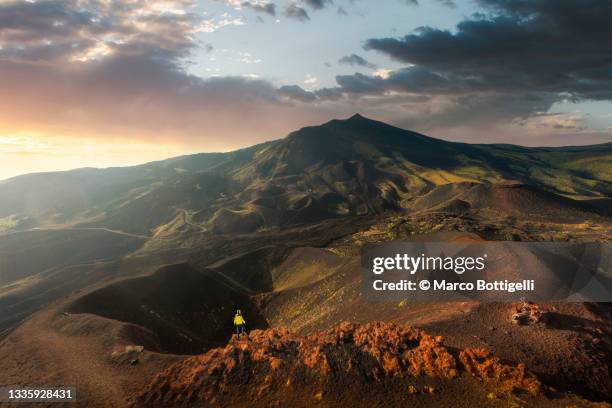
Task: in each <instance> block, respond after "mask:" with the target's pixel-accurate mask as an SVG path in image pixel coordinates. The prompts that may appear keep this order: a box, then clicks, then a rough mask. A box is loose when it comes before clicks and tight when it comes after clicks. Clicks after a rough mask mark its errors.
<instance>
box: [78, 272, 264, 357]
mask: <svg viewBox="0 0 612 408" xmlns="http://www.w3.org/2000/svg"><path fill="white" fill-rule="evenodd" d="M238 308H239V309H242V310H243V312H244V314H245V316H246V318H247V323H248V327H249V328H252V329H255V328H265V327H267V323H266V321H265V319H264V318H263V317H262V316H261V315H260V314H259V312H258V311H257V308H256V307H255V306H254V304H253V303H252V302H251V300H250V299H249V297H248V296H247V295H245V294H244V293H242V292H241V291H239V290H237V289H236V288H235V287H233V285H231V283H229V282H224V281H223V279H222V278H221V277H219V276H218V275H215V274H214V273H213V272H208V271H205V272H200V271H198V270H197V269H195V268H193V267H192V266H190V265H188V264H177V265H171V266H166V267H163V268H161V269H159V270H158V271H157V272H155V273H154V274H153V275H151V276H145V277H140V278H134V279H128V280H124V281H121V282H118V283H115V284H112V285H109V286H107V287H104V288H102V289H98V290H96V291H94V292H91V293H89V294H87V295H84V296H82V297H80V298H78V299H77V300H75V301H74V302H73V303H72V304H71V305H70V306H68V308H67V312H69V313H92V314H96V315H100V316H103V317H106V318H110V319H115V320H119V321H122V322H128V323H132V324H135V325H137V326H141V327H143V328H145V329H148V330H150V331H151V332H153V333H154V334H155V336H156V337H157V343H158V344H159V350H155V351H160V352H167V353H176V354H193V353H200V352H202V350H204V349H207V348H210V347H215V346H219V345H221V344H225V343H226V342H227V341H228V340H229V338H230V337H231V335H232V333H233V330H234V328H233V316H234V313H235V311H236V309H238Z"/></svg>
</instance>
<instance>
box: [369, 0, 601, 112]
mask: <svg viewBox="0 0 612 408" xmlns="http://www.w3.org/2000/svg"><path fill="white" fill-rule="evenodd" d="M480 4H481V5H483V6H486V7H487V9H488V10H490V11H491V12H490V13H489V14H486V15H481V16H479V17H475V18H472V19H468V20H465V21H463V22H461V23H460V24H459V25H458V26H457V31H456V32H450V31H444V30H439V29H435V28H431V27H424V28H421V29H419V30H418V31H417V32H415V33H413V34H409V35H406V36H405V37H403V38H379V39H370V40H368V41H367V42H366V48H367V49H371V50H377V51H380V52H382V53H384V54H387V55H389V56H390V57H391V58H393V59H395V60H397V61H401V62H404V63H409V64H414V65H417V66H420V67H422V68H424V69H428V70H430V71H431V72H433V73H437V74H439V75H442V76H444V77H447V78H449V79H452V80H453V81H455V82H458V83H460V84H461V87H463V88H466V89H472V90H478V91H480V90H483V89H485V90H495V91H505V92H517V91H520V92H528V91H539V92H550V93H556V94H559V95H562V94H563V95H565V96H564V97H565V98H567V97H568V96H569V97H571V98H576V99H595V100H602V99H604V100H609V99H611V98H612V74H611V72H612V71H611V70H612V58H611V57H610V53H609V49H608V48H609V47H608V44H609V41H610V40H612V3H609V2H601V1H598V0H585V1H584V2H580V3H577V2H567V1H565V2H561V3H560V2H558V1H555V0H541V1H537V2H531V1H510V0H480ZM560 98H561V96H560Z"/></svg>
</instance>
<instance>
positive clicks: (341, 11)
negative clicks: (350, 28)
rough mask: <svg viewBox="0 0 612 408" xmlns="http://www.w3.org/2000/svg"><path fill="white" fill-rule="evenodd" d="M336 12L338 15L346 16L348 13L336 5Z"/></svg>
mask: <svg viewBox="0 0 612 408" xmlns="http://www.w3.org/2000/svg"><path fill="white" fill-rule="evenodd" d="M337 13H338V15H340V16H348V15H349V14H348V12H347V11H346V10H345V9H344V7H342V6H338V10H337Z"/></svg>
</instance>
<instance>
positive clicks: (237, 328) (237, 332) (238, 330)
mask: <svg viewBox="0 0 612 408" xmlns="http://www.w3.org/2000/svg"><path fill="white" fill-rule="evenodd" d="M236 335H237V336H238V339H240V326H236Z"/></svg>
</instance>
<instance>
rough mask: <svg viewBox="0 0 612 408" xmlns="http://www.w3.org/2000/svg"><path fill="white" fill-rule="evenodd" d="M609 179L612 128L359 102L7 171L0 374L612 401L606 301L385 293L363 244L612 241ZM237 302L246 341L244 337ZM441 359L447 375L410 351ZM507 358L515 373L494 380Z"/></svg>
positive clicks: (504, 401) (186, 393)
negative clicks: (475, 123)
mask: <svg viewBox="0 0 612 408" xmlns="http://www.w3.org/2000/svg"><path fill="white" fill-rule="evenodd" d="M611 181H612V143H608V144H602V145H596V146H580V147H559V148H526V147H520V146H511V145H475V144H466V143H454V142H448V141H443V140H438V139H434V138H431V137H427V136H424V135H421V134H418V133H415V132H410V131H406V130H402V129H399V128H396V127H393V126H390V125H387V124H384V123H381V122H377V121H374V120H370V119H367V118H364V117H362V116H359V115H355V116H353V117H351V118H349V119H347V120H332V121H330V122H328V123H325V124H323V125H320V126H312V127H307V128H303V129H300V130H298V131H296V132H293V133H291V134H290V135H288V136H287V137H286V138H284V139H280V140H276V141H271V142H267V143H263V144H261V145H256V146H253V147H250V148H246V149H242V150H239V151H235V152H230V153H204V154H196V155H192V156H183V157H177V158H173V159H168V160H163V161H159V162H153V163H147V164H143V165H140V166H134V167H125V168H109V169H89V168H88V169H77V170H73V171H68V172H57V173H43V174H30V175H24V176H19V177H15V178H12V179H8V180H4V181H2V182H0V198H1V199H0V231H1V235H0V382H1V383H2V384H14V385H32V384H40V385H49V384H51V383H53V384H58V385H62V384H69V385H74V386H76V387H77V388H78V390H79V397H78V398H79V403H80V404H81V405H83V406H96V405H99V404H100V401H103V404H102V405H103V406H117V407H121V406H125V405H127V404H135V405H146V406H150V405H151V404H152V405H153V406H155V405H160V406H163V405H164V404H165V403H166V402H172V404H176V405H180V404H181V403H184V404H188V402H186V401H187V400H184V398H196V399H198V401H200V402H201V404H200V405H202V406H207V405H206V404H213V405H214V404H220V405H221V406H223V405H225V406H227V405H230V406H231V405H237V406H240V404H241V403H242V404H243V405H245V406H246V405H247V402H250V401H251V399H249V400H248V401H246V400H240V399H232V398H234V397H232V395H235V393H226V394H223V392H222V391H221V390H222V389H226V390H238V389H242V388H244V387H249V385H254V386H256V387H257V389H253V390H250V391H249V393H248V395H249V398H251V397H253V398H256V397H257V398H260V399H259V400H258V401H259V402H258V404H259V406H270V405H271V404H278V403H280V402H281V401H290V402H292V403H293V405H294V406H310V405H311V404H313V403H321V404H323V405H325V404H340V403H347V404H351V403H354V404H357V402H359V401H361V403H362V404H361V405H363V406H372V404H373V402H375V400H377V399H380V398H382V399H385V400H388V401H391V402H390V404H396V405H400V404H404V403H406V402H408V401H410V402H413V403H415V404H417V405H421V406H430V405H431V404H434V405H436V404H437V405H438V406H449V404H450V401H453V400H454V398H455V397H456V395H457V393H460V392H462V391H461V390H469V393H467V394H470V395H471V397H470V398H471V399H470V398H468V399H466V401H469V402H470V403H472V405H473V404H479V405H480V404H482V403H484V402H490V403H491V404H492V405H494V406H495V405H497V406H507V405H508V404H511V403H516V404H519V405H520V404H527V405H529V403H531V404H532V405H534V406H539V405H541V406H558V405H559V404H565V405H579V406H581V404H588V403H587V402H585V399H586V400H591V401H599V400H603V401H611V400H612V394H610V390H612V387H611V386H610V385H611V377H610V372H611V370H610V364H609V362H610V361H612V340H611V339H612V335H611V332H610V327H611V325H610V322H611V320H612V315H611V312H612V311H611V310H610V308H609V306H608V305H593V304H580V303H576V304H545V305H539V307H541V310H542V313H543V314H545V315H546V316H547V320H546V322H544V321H542V322H541V323H539V324H535V325H528V326H516V325H514V324H513V323H512V322H511V319H510V316H511V315H512V313H513V312H514V311H515V308H516V306H515V305H509V304H495V303H493V304H490V303H489V304H486V305H485V304H482V305H481V304H479V303H477V302H462V303H450V302H430V303H417V302H405V301H403V302H399V303H398V302H379V303H372V302H368V301H367V300H366V299H364V298H363V297H362V295H361V290H360V273H359V258H358V254H359V251H360V248H361V247H362V246H363V245H364V244H366V243H370V242H384V241H391V240H417V241H454V240H457V241H470V242H474V241H482V240H507V241H579V242H587V241H588V242H590V241H599V242H609V240H610V236H611V234H610V232H612V218H611V217H610V213H609V200H610V198H611V196H612V188H611V187H610V186H611V185H612V183H611ZM553 272H554V271H553ZM534 273H537V271H534ZM236 308H241V309H242V310H243V311H244V313H245V315H246V318H247V322H248V325H249V329H250V330H255V329H256V330H255V331H254V332H253V333H252V336H251V340H249V341H248V342H247V341H246V340H245V341H238V340H237V339H232V330H233V327H232V315H233V313H234V311H235V309H236ZM342 321H349V322H350V323H343V324H342V325H339V324H340V322H342ZM370 331H372V332H374V333H375V335H372V336H370V335H368V334H367V333H368V332H370ZM427 333H430V334H427ZM438 335H443V336H444V340H443V341H442V340H441V339H438V337H437V336H438ZM387 338H388V339H395V340H394V343H393V344H386V343H384V341H382V340H381V339H387ZM421 343H423V346H422V347H421V346H420V344H421ZM483 349H486V351H483ZM385 353H387V354H389V355H388V356H387V355H386V354H385ZM406 353H407V354H406ZM423 353H424V354H423ZM424 356H425V357H426V358H425V357H424ZM448 356H450V357H448ZM461 356H463V360H462V357H461ZM496 356H497V357H496ZM260 357H261V358H260ZM438 357H439V358H441V359H442V360H440V364H441V366H440V367H442V365H443V366H444V367H443V369H442V368H440V367H438V368H440V370H441V371H439V372H438V371H436V370H434V371H432V373H433V375H428V374H427V373H426V375H425V376H424V377H423V375H422V373H415V372H413V371H411V369H410V367H411V364H413V362H415V361H416V362H418V361H425V360H426V361H428V362H432V361H433V362H435V361H437V359H438ZM276 359H280V360H282V361H284V363H283V364H284V365H282V364H281V365H278V366H277V363H276V362H275V361H276ZM394 359H395V360H394ZM323 360H326V361H327V362H328V365H329V371H328V372H327V375H328V376H326V377H324V379H323V380H322V381H323V382H322V383H321V382H318V381H319V380H318V379H317V378H319V377H318V371H317V370H319V369H320V367H323V366H325V364H323V363H322V361H323ZM394 362H395V363H394ZM310 363H312V364H310ZM447 363H448V364H447ZM523 364H525V366H523ZM237 365H238V366H237ZM485 366H486V367H489V368H490V369H491V370H492V371H491V372H489V371H487V370H488V369H487V368H486V367H485ZM275 367H276V368H275ZM390 367H391V368H393V367H395V368H393V369H390ZM476 367H480V368H476ZM483 367H485V368H483ZM388 368H389V369H390V370H391V371H389V370H387V369H388ZM451 369H452V370H455V371H453V374H452V375H451V374H450V371H449V370H451ZM347 370H348V371H347ZM393 370H395V371H393ZM445 370H446V371H445ZM470 370H471V371H470ZM479 370H484V371H482V372H480V371H479ZM496 370H501V371H499V372H500V373H501V372H503V373H505V374H504V375H506V374H507V375H508V376H509V378H512V379H516V378H519V379H520V384H519V386H516V384H515V385H512V386H511V387H510V388H509V389H507V388H504V387H501V388H504V389H503V390H501V389H500V385H499V384H497V383H495V382H493V383H489V382H487V381H485V379H486V378H488V377H487V376H488V375H489V374H491V373H496V372H497V371H496ZM387 371H389V372H392V374H393V375H387V374H388V373H387ZM345 372H348V373H350V375H346V376H345ZM203 373H204V374H203ZM206 373H209V374H206ZM252 373H258V374H259V375H258V376H257V377H256V378H252V377H251V375H252ZM385 373H387V374H385ZM479 373H480V374H479ZM483 373H484V374H483ZM487 373H488V374H487ZM395 374H397V375H395ZM447 374H448V375H447ZM472 374H474V375H475V376H476V378H479V379H480V380H478V379H476V380H475V379H474V378H473V376H472ZM377 375H378V379H377V381H376V382H372V381H371V380H372V378H374V377H376V376H377ZM194 376H197V378H195V377H194ZM202 376H204V377H202ZM321 378H323V377H321ZM189 379H191V380H189ZM192 380H193V381H192ZM378 380H380V381H378ZM523 380H525V381H526V382H525V383H523ZM479 381H484V384H481V383H480V382H479ZM287 383H289V385H287ZM536 383H537V384H541V385H542V387H541V388H538V389H539V390H541V391H542V393H541V394H537V393H536V394H537V395H535V394H533V393H532V392H531V391H533V390H532V389H531V388H529V384H536ZM300 384H301V385H300ZM372 384H373V385H372ZM409 385H412V386H413V388H414V390H413V389H412V388H409ZM552 386H555V387H556V388H557V390H558V391H555V390H552V388H551V387H552ZM428 387H429V388H428ZM430 388H433V389H435V391H432V390H430ZM111 389H112V390H113V392H112V395H110V396H109V392H108V390H111ZM260 389H263V391H261V394H258V393H259V390H260ZM354 389H358V390H360V391H359V392H357V393H353V392H352V391H351V390H354ZM211 390H217V391H219V393H220V394H218V396H217V397H215V396H214V395H212V394H210V393H211ZM334 390H344V391H342V392H340V391H338V392H335V391H334ZM409 390H411V392H412V391H414V393H412V394H411V393H409ZM415 390H416V391H415ZM466 392H467V391H466ZM466 392H463V394H465V395H466V398H467V394H466ZM568 392H571V393H574V394H578V395H579V397H576V396H574V395H571V394H568ZM319 393H320V394H319ZM517 393H518V394H517ZM522 393H526V394H527V395H528V396H523V395H522ZM236 395H237V394H236ZM368 395H370V397H368ZM489 395H491V396H489ZM368 398H371V399H368ZM189 401H191V400H189ZM215 401H216V402H215ZM245 401H246V402H245ZM253 401H254V400H253ZM529 401H531V402H529ZM147 404H149V405H147ZM538 404H539V405H538ZM357 405H359V404H357ZM468 405H469V404H468Z"/></svg>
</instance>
